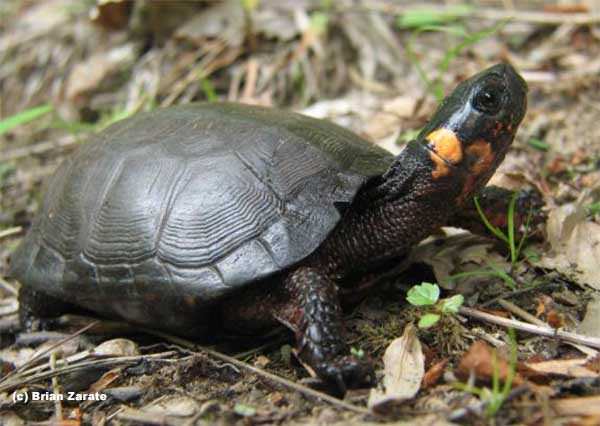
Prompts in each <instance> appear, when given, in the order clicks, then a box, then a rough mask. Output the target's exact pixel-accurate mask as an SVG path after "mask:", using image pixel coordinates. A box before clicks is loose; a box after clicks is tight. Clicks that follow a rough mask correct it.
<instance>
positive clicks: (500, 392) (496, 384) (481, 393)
mask: <svg viewBox="0 0 600 426" xmlns="http://www.w3.org/2000/svg"><path fill="white" fill-rule="evenodd" d="M508 335H509V340H510V342H509V344H510V360H509V366H508V367H509V368H508V372H507V375H506V379H505V381H504V385H503V386H502V387H500V371H499V368H498V360H497V355H496V351H494V352H493V358H492V365H493V367H494V370H493V375H492V388H491V389H490V388H481V387H476V386H471V385H468V384H465V383H456V384H455V385H454V386H455V387H456V388H457V389H460V390H462V391H465V392H469V393H472V394H474V395H476V396H477V397H479V398H480V399H481V400H482V401H483V402H484V403H485V405H486V411H485V413H486V416H487V417H488V418H491V417H494V416H495V415H496V413H497V412H498V410H500V407H502V404H504V402H505V401H506V398H507V397H508V394H509V393H510V390H511V388H512V382H513V380H514V378H515V371H516V369H517V339H516V337H515V331H514V330H513V329H509V334H508Z"/></svg>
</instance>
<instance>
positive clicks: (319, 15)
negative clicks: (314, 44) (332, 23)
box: [310, 12, 329, 35]
mask: <svg viewBox="0 0 600 426" xmlns="http://www.w3.org/2000/svg"><path fill="white" fill-rule="evenodd" d="M328 23H329V16H328V15H327V14H326V13H323V12H314V13H312V14H311V15H310V28H311V29H312V31H313V32H314V33H315V34H316V35H321V34H325V32H326V31H327V25H328Z"/></svg>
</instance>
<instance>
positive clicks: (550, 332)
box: [459, 306, 600, 349]
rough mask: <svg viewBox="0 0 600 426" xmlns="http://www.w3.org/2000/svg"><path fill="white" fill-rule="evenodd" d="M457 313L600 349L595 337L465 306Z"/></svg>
mask: <svg viewBox="0 0 600 426" xmlns="http://www.w3.org/2000/svg"><path fill="white" fill-rule="evenodd" d="M459 313H461V314H463V315H468V316H470V317H473V318H477V319H480V320H482V321H487V322H491V323H492V324H497V325H500V326H502V327H509V328H516V329H517V330H521V331H526V332H528V333H533V334H538V335H540V336H546V337H553V338H558V339H560V340H564V341H565V342H570V343H578V344H582V345H585V346H590V347H592V348H596V349H600V338H597V337H587V336H583V335H581V334H577V333H570V332H568V331H562V330H557V329H554V328H551V327H540V326H538V325H533V324H528V323H526V322H522V321H517V320H513V319H508V318H502V317H499V316H496V315H491V314H488V313H485V312H481V311H478V310H477V309H473V308H467V307H465V306H463V307H461V308H460V310H459Z"/></svg>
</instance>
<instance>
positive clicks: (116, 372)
mask: <svg viewBox="0 0 600 426" xmlns="http://www.w3.org/2000/svg"><path fill="white" fill-rule="evenodd" d="M121 370H123V368H121V367H119V368H115V369H113V370H110V371H107V372H106V373H104V374H103V375H102V377H100V378H99V379H98V380H96V381H95V382H94V383H92V384H91V385H90V387H89V388H88V391H89V392H90V393H95V392H102V391H103V390H104V389H106V388H107V387H109V386H110V385H111V384H112V383H114V382H115V381H116V380H117V379H119V378H120V377H121Z"/></svg>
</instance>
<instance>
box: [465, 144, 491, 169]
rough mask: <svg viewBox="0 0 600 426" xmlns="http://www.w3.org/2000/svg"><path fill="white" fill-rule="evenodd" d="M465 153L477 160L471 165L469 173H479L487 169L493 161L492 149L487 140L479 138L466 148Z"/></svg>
mask: <svg viewBox="0 0 600 426" xmlns="http://www.w3.org/2000/svg"><path fill="white" fill-rule="evenodd" d="M467 155H468V156H469V157H474V158H476V159H477V160H476V161H475V162H474V163H473V165H472V166H471V173H473V174H475V175H480V174H482V173H484V172H485V171H487V170H488V169H489V168H490V167H491V166H492V164H493V163H494V157H495V155H494V151H492V146H491V145H490V143H489V142H487V141H485V140H483V139H480V140H478V141H477V142H475V143H474V144H472V145H471V146H469V147H468V148H467Z"/></svg>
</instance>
